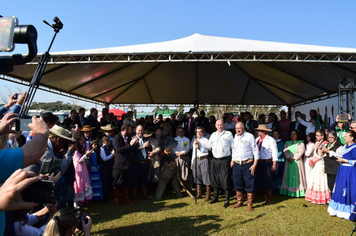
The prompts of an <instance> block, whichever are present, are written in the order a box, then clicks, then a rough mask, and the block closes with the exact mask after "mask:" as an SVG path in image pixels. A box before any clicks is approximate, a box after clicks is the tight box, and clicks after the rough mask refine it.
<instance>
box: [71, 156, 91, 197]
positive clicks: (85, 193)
mask: <svg viewBox="0 0 356 236" xmlns="http://www.w3.org/2000/svg"><path fill="white" fill-rule="evenodd" d="M85 157H86V156H85V155H82V154H81V153H79V152H78V151H75V153H74V156H73V164H74V169H75V182H74V192H75V197H74V201H75V202H84V201H85V200H90V199H91V198H92V189H91V186H90V177H89V172H88V167H87V165H86V163H85Z"/></svg>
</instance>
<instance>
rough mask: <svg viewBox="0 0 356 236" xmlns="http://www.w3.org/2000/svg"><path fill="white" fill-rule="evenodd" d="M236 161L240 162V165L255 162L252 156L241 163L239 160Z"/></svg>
mask: <svg viewBox="0 0 356 236" xmlns="http://www.w3.org/2000/svg"><path fill="white" fill-rule="evenodd" d="M234 162H235V163H236V164H239V165H244V164H247V163H251V162H253V159H252V158H251V159H248V160H246V161H242V162H241V164H240V162H239V161H234Z"/></svg>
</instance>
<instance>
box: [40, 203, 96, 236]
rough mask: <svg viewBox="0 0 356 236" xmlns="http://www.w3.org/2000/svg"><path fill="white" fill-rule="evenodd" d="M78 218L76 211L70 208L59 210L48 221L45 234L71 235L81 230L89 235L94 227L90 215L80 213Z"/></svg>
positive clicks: (49, 235) (55, 235)
mask: <svg viewBox="0 0 356 236" xmlns="http://www.w3.org/2000/svg"><path fill="white" fill-rule="evenodd" d="M84 217H85V218H84ZM78 218H80V219H78ZM78 218H77V217H76V215H75V213H74V211H73V210H71V209H69V208H62V209H60V210H58V211H57V212H56V213H55V214H54V215H53V218H52V219H51V220H50V221H49V222H48V224H47V227H46V231H45V232H44V234H43V236H71V235H75V234H76V233H77V232H79V231H81V230H82V231H83V233H84V236H89V235H90V230H91V227H92V220H91V218H90V216H89V215H87V214H86V215H80V217H78Z"/></svg>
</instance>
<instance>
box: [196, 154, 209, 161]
mask: <svg viewBox="0 0 356 236" xmlns="http://www.w3.org/2000/svg"><path fill="white" fill-rule="evenodd" d="M208 156H209V155H205V156H200V157H197V159H198V160H199V161H200V160H204V159H206V158H208Z"/></svg>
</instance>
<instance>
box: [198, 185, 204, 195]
mask: <svg viewBox="0 0 356 236" xmlns="http://www.w3.org/2000/svg"><path fill="white" fill-rule="evenodd" d="M202 187H203V186H202V185H201V184H197V199H199V198H201V192H202Z"/></svg>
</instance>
